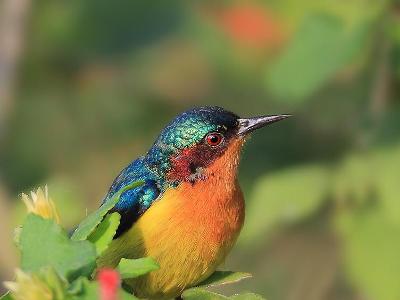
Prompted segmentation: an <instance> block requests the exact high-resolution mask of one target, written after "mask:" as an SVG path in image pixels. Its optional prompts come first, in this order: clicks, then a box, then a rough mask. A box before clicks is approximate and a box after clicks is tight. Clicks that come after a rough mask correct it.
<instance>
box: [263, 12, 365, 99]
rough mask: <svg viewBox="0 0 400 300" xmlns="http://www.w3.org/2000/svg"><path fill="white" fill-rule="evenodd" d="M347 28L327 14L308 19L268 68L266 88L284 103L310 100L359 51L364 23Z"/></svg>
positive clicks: (363, 36) (311, 16) (363, 38)
mask: <svg viewBox="0 0 400 300" xmlns="http://www.w3.org/2000/svg"><path fill="white" fill-rule="evenodd" d="M359 23H360V24H357V25H354V26H351V27H348V26H346V24H345V21H344V20H343V19H342V18H339V17H336V16H333V15H330V14H314V15H310V16H308V17H307V18H306V19H305V21H304V23H303V25H302V26H301V27H300V29H299V30H298V32H297V33H296V34H295V36H294V38H293V40H292V42H291V44H290V45H289V46H288V47H287V49H286V51H285V52H283V54H282V55H281V56H280V57H279V58H278V60H277V61H276V63H275V64H274V65H272V66H271V68H270V69H269V70H268V72H267V76H266V86H267V88H268V89H269V90H270V91H271V92H272V93H273V94H274V95H275V96H277V97H279V98H280V99H282V100H286V101H292V102H293V101H296V102H300V101H301V100H304V99H305V98H307V97H309V96H310V95H311V94H312V93H314V92H315V91H316V90H317V89H319V88H320V87H321V86H322V85H324V84H325V83H326V82H327V81H328V80H329V79H330V78H332V77H333V76H334V75H335V74H336V73H337V72H338V71H339V70H340V69H341V68H343V67H344V66H345V65H346V64H347V63H349V61H350V60H351V59H352V58H353V57H354V55H355V54H356V53H357V51H360V50H361V49H362V46H363V45H364V42H365V40H366V39H365V37H366V34H365V33H366V31H367V26H366V24H365V22H359Z"/></svg>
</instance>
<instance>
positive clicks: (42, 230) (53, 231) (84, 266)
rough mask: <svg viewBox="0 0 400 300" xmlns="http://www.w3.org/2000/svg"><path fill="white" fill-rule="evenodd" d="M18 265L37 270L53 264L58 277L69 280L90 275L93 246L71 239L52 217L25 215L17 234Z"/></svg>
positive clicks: (93, 256) (93, 262) (94, 253)
mask: <svg viewBox="0 0 400 300" xmlns="http://www.w3.org/2000/svg"><path fill="white" fill-rule="evenodd" d="M20 249H21V268H22V269H23V270H24V271H33V272H35V271H39V270H40V269H42V268H43V267H48V266H49V267H53V268H54V269H55V270H56V271H57V272H58V274H59V275H60V276H62V277H64V278H66V279H68V280H73V279H74V278H77V277H78V276H81V275H82V276H87V275H90V274H91V273H92V271H93V269H94V268H95V260H96V249H95V247H94V246H93V245H92V244H91V243H90V242H88V241H78V242H74V241H71V240H70V239H69V238H68V236H67V233H66V232H65V231H64V230H63V229H62V228H61V227H60V226H59V225H58V224H56V223H55V222H54V221H53V220H45V219H43V218H42V217H39V216H37V215H33V214H29V215H28V216H27V218H26V220H25V222H24V224H23V229H22V232H21V237H20Z"/></svg>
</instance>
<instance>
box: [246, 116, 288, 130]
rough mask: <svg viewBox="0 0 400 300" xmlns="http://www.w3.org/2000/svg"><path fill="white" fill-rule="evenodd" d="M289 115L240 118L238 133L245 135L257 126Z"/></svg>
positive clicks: (259, 126)
mask: <svg viewBox="0 0 400 300" xmlns="http://www.w3.org/2000/svg"><path fill="white" fill-rule="evenodd" d="M290 116H291V115H270V116H260V117H254V118H240V119H238V121H239V130H238V134H240V135H246V134H248V133H250V132H252V131H254V130H256V129H258V128H261V127H264V126H267V125H269V124H272V123H275V122H278V121H281V120H284V119H286V118H289V117H290Z"/></svg>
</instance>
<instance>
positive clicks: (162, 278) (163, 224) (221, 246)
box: [99, 141, 244, 298]
mask: <svg viewBox="0 0 400 300" xmlns="http://www.w3.org/2000/svg"><path fill="white" fill-rule="evenodd" d="M241 146H242V141H238V142H236V143H235V144H233V145H231V146H230V148H229V149H228V150H227V151H226V152H225V153H224V155H222V156H221V157H220V158H218V159H217V160H216V161H215V162H214V163H213V164H212V165H211V166H210V167H209V168H208V169H207V171H206V174H204V176H205V179H204V180H201V181H198V182H196V183H194V184H192V183H190V182H185V183H182V184H181V185H179V186H178V187H177V188H170V189H167V190H166V191H165V192H164V193H163V195H162V196H161V197H160V198H159V199H157V201H155V203H153V205H152V206H151V207H150V208H149V209H148V210H147V211H146V213H144V214H143V215H142V216H141V217H140V218H139V219H138V220H137V221H136V223H135V224H133V226H132V227H131V228H130V229H129V230H128V231H127V232H126V233H124V234H123V235H122V236H121V237H119V238H118V239H116V240H114V241H113V243H112V244H111V246H110V248H109V249H108V251H107V252H106V253H105V255H103V257H102V258H100V260H99V264H100V265H102V266H115V265H116V264H118V262H119V260H120V259H121V258H122V257H125V258H140V257H144V256H150V257H152V258H154V259H155V260H156V261H157V262H158V263H159V264H160V267H161V268H160V270H158V271H155V272H152V273H150V274H148V275H146V276H143V277H141V278H139V279H137V280H136V281H133V282H131V284H132V285H133V287H134V290H135V292H136V294H137V295H139V296H143V297H151V298H168V297H173V296H176V295H179V294H180V292H182V290H183V289H184V288H185V287H188V286H193V285H195V284H196V283H199V282H200V281H201V280H203V279H205V278H207V277H208V276H209V275H210V274H211V273H212V272H214V271H215V269H216V267H217V266H218V265H219V264H220V263H221V262H222V261H223V260H224V258H225V256H226V254H227V253H228V252H229V250H230V249H231V247H232V246H233V244H234V242H235V241H236V238H237V236H238V234H239V232H240V229H241V227H242V224H243V220H244V202H243V196H242V192H241V190H240V187H239V185H238V182H237V179H236V174H237V164H238V156H239V152H240V148H241Z"/></svg>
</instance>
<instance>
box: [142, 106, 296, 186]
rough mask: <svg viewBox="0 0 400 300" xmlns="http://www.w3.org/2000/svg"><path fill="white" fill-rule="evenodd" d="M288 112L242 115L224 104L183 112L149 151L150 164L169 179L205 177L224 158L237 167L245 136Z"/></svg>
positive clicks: (179, 179)
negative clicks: (243, 116)
mask: <svg viewBox="0 0 400 300" xmlns="http://www.w3.org/2000/svg"><path fill="white" fill-rule="evenodd" d="M288 116H289V115H269V116H260V117H253V118H241V117H239V116H237V115H236V114H234V113H232V112H229V111H226V110H224V109H223V108H221V107H199V108H194V109H191V110H188V111H185V112H183V113H182V114H180V115H178V116H177V117H176V118H175V119H174V120H172V122H171V123H170V124H169V125H167V126H166V127H165V128H164V129H163V130H162V132H161V134H160V136H159V137H158V139H157V140H156V142H155V143H154V145H153V147H152V148H151V149H150V151H149V152H148V153H147V156H146V159H147V162H148V163H149V165H150V167H152V168H153V169H154V170H155V171H157V172H158V173H159V174H161V175H163V176H165V178H166V179H167V180H168V181H170V182H182V181H190V182H195V181H196V180H199V179H202V178H203V176H204V174H205V172H204V171H205V170H207V169H208V168H210V167H211V166H212V165H213V164H215V163H216V162H217V161H220V165H221V160H222V158H223V162H222V163H223V164H224V165H225V166H226V167H233V168H234V169H235V170H236V166H237V164H238V158H239V154H240V150H241V148H242V146H243V144H244V141H245V138H246V137H247V136H248V135H249V134H250V133H251V132H253V131H254V130H256V129H258V128H261V127H264V126H266V125H268V124H271V123H274V122H277V121H280V120H283V119H286V118H287V117H288Z"/></svg>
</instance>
